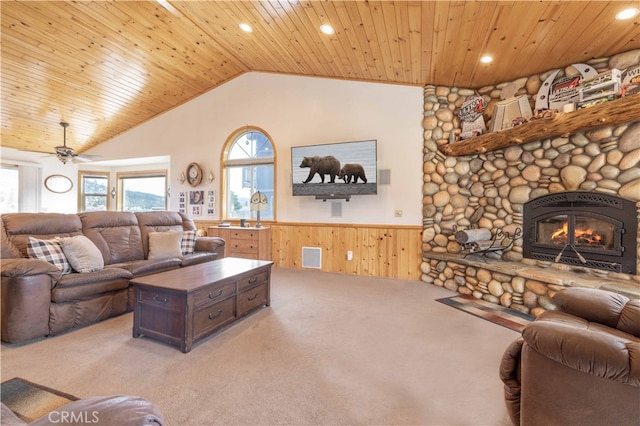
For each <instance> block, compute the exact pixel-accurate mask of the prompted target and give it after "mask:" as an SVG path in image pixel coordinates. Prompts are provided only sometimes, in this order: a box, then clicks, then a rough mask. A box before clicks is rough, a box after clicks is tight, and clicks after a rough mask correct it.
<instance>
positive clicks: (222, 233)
mask: <svg viewBox="0 0 640 426" xmlns="http://www.w3.org/2000/svg"><path fill="white" fill-rule="evenodd" d="M207 235H208V236H209V237H220V238H222V239H224V240H225V246H224V247H225V256H230V257H243V258H246V259H257V260H271V229H270V228H266V227H263V228H242V227H239V226H231V227H220V226H210V227H208V228H207Z"/></svg>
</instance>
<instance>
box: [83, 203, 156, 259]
mask: <svg viewBox="0 0 640 426" xmlns="http://www.w3.org/2000/svg"><path fill="white" fill-rule="evenodd" d="M78 216H80V220H81V221H82V231H83V233H84V235H85V236H86V237H87V238H89V239H90V240H91V241H93V243H94V244H95V245H96V247H98V249H99V250H100V252H101V253H102V258H103V259H104V264H105V265H112V264H114V263H122V262H130V261H133V260H140V259H144V252H143V251H142V237H141V234H140V227H139V226H138V219H137V218H136V215H135V214H133V213H131V212H113V211H100V212H85V213H79V214H78Z"/></svg>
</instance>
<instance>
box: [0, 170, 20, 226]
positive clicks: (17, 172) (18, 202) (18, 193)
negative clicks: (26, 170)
mask: <svg viewBox="0 0 640 426" xmlns="http://www.w3.org/2000/svg"><path fill="white" fill-rule="evenodd" d="M0 168H2V169H5V170H9V171H11V172H12V173H13V172H15V173H16V174H17V178H18V187H17V188H15V189H16V190H17V191H16V192H17V196H18V199H17V203H16V204H17V206H16V208H17V209H16V210H15V211H13V210H11V211H6V212H5V211H2V210H0V213H2V214H4V213H18V212H20V211H22V209H21V207H22V205H21V201H22V191H21V188H20V183H21V176H20V166H18V165H17V164H9V163H7V164H5V163H0Z"/></svg>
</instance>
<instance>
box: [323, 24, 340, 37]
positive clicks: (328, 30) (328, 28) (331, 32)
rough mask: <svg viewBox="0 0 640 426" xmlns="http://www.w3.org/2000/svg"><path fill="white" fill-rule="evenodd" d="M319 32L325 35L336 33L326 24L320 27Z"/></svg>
mask: <svg viewBox="0 0 640 426" xmlns="http://www.w3.org/2000/svg"><path fill="white" fill-rule="evenodd" d="M320 31H322V32H323V33H324V34H326V35H331V34H333V33H335V32H336V31H335V30H334V29H333V27H332V26H331V25H328V24H323V25H320Z"/></svg>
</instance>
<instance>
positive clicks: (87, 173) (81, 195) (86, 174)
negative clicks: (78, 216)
mask: <svg viewBox="0 0 640 426" xmlns="http://www.w3.org/2000/svg"><path fill="white" fill-rule="evenodd" d="M91 177H98V178H106V179H107V193H106V194H105V195H104V196H105V197H106V199H107V203H106V205H107V211H109V210H112V209H113V197H111V196H110V195H111V193H110V191H109V186H110V183H111V173H110V172H104V171H92V170H78V212H79V213H81V212H85V211H86V209H85V197H87V196H91V197H96V196H100V197H101V196H103V194H92V193H91V194H85V192H84V178H91Z"/></svg>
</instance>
